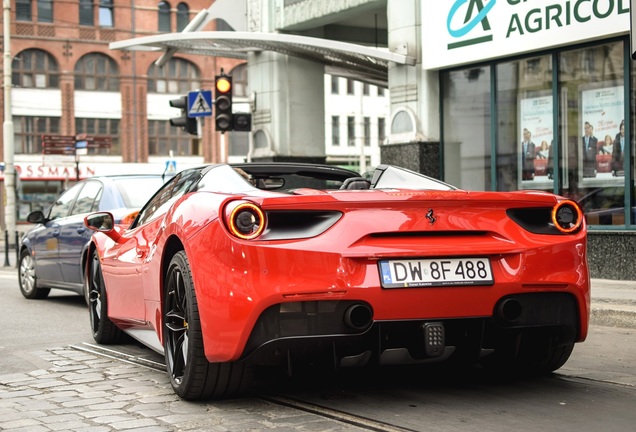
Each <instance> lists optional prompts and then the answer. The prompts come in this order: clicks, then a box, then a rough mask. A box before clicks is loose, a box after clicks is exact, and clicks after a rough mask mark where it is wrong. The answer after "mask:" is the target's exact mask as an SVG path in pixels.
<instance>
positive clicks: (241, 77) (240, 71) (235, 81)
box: [230, 63, 248, 97]
mask: <svg viewBox="0 0 636 432" xmlns="http://www.w3.org/2000/svg"><path fill="white" fill-rule="evenodd" d="M230 75H231V76H232V95H233V96H234V97H240V96H242V97H247V96H248V95H247V63H242V64H240V65H238V66H235V67H234V68H233V69H232V70H231V71H230Z"/></svg>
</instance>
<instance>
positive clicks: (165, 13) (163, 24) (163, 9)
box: [159, 1, 170, 32]
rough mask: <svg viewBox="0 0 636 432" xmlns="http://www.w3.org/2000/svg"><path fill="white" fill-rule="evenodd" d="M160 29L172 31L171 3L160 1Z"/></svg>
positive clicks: (161, 30)
mask: <svg viewBox="0 0 636 432" xmlns="http://www.w3.org/2000/svg"><path fill="white" fill-rule="evenodd" d="M159 31H160V32H170V3H168V2H167V1H162V2H159Z"/></svg>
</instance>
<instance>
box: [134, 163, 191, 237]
mask: <svg viewBox="0 0 636 432" xmlns="http://www.w3.org/2000/svg"><path fill="white" fill-rule="evenodd" d="M200 178H201V171H200V170H198V169H192V170H186V171H182V172H180V173H178V174H177V175H175V176H174V177H173V178H172V179H171V180H170V181H169V182H168V183H166V184H165V185H164V186H163V187H162V188H161V189H160V190H159V192H157V193H156V194H155V195H154V196H153V197H152V199H151V200H150V201H148V204H146V205H145V206H144V208H143V209H141V211H140V212H139V217H138V218H137V221H136V222H135V226H138V225H141V224H144V223H146V222H148V221H150V220H152V219H155V218H157V217H159V216H161V215H162V214H164V213H165V212H166V211H168V209H169V208H170V205H171V204H172V203H173V202H174V201H176V200H177V199H179V198H180V197H182V196H183V195H185V194H186V193H188V192H189V191H190V189H191V188H192V185H193V184H194V183H195V182H197V181H198V180H199V179H200ZM131 228H132V227H131Z"/></svg>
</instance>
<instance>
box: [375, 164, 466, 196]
mask: <svg viewBox="0 0 636 432" xmlns="http://www.w3.org/2000/svg"><path fill="white" fill-rule="evenodd" d="M371 187H372V188H374V189H418V190H455V189H456V188H455V187H453V186H451V185H449V184H447V183H444V182H442V181H439V180H436V179H434V178H432V177H427V176H425V175H423V174H419V173H416V172H414V171H411V170H407V169H406V168H400V167H396V166H391V165H379V166H378V167H377V168H376V169H375V171H374V173H373V179H372V180H371Z"/></svg>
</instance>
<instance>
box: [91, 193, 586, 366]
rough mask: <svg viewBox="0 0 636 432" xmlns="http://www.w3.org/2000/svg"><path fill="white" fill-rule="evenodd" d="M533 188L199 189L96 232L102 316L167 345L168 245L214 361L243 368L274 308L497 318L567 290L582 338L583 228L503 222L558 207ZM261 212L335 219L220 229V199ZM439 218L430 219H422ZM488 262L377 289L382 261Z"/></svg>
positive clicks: (385, 317) (382, 316) (391, 316)
mask: <svg viewBox="0 0 636 432" xmlns="http://www.w3.org/2000/svg"><path fill="white" fill-rule="evenodd" d="M560 199H562V198H560V197H557V196H555V195H552V194H546V193H532V192H530V193H529V192H525V193H524V192H511V193H493V192H467V191H461V190H453V191H415V190H393V189H387V190H363V191H331V192H324V191H316V190H314V189H307V190H304V189H300V190H297V191H296V194H295V195H284V196H282V195H281V194H279V193H273V192H262V193H259V194H255V195H254V196H245V195H244V194H237V195H228V194H219V193H212V192H194V193H190V194H187V195H185V196H184V197H182V198H181V199H180V200H179V201H178V202H176V203H173V204H172V206H171V209H170V210H169V211H168V212H167V213H165V215H163V216H162V217H159V218H157V219H155V220H153V221H150V222H149V223H147V224H146V225H144V226H143V227H139V228H135V229H132V230H129V231H126V230H120V234H121V235H122V236H123V238H124V240H127V241H119V242H114V241H113V240H110V239H108V238H107V237H106V236H105V235H102V234H96V235H95V236H94V242H95V244H96V247H97V250H98V253H99V256H100V257H101V262H102V268H103V275H104V281H105V284H106V287H107V289H108V295H109V302H108V306H109V309H108V315H109V317H110V318H111V319H112V320H113V322H115V323H117V325H118V326H120V327H122V328H140V329H150V330H153V331H154V332H156V333H157V335H158V338H159V340H160V341H161V338H162V334H161V333H162V309H161V301H162V289H161V287H162V285H163V280H162V279H163V277H164V273H165V265H166V262H165V254H166V253H167V252H168V251H169V250H170V249H169V247H168V244H169V243H170V242H174V241H175V240H178V242H179V243H180V244H182V245H183V248H184V250H185V252H186V255H187V257H188V260H189V264H190V266H191V268H192V269H193V270H192V276H193V281H194V286H195V290H196V297H197V301H198V307H199V314H200V319H201V324H202V330H203V337H204V347H205V355H206V357H207V359H208V360H209V361H210V362H227V361H233V360H238V359H240V358H242V356H244V355H245V353H244V350H245V346H246V344H247V342H248V339H249V338H250V334H251V332H252V330H253V328H254V326H255V324H256V322H257V320H258V318H259V316H260V315H261V314H262V313H263V311H265V310H266V309H267V308H268V307H270V306H272V305H276V304H282V303H287V302H298V301H312V300H317V301H320V300H361V301H364V302H367V303H368V304H370V305H371V307H372V311H373V321H374V322H382V321H395V320H436V319H454V318H470V317H492V316H493V314H494V313H495V307H496V304H497V302H498V301H499V300H500V299H501V298H502V297H504V296H506V295H509V294H518V293H532V292H562V293H568V294H570V295H571V296H573V297H574V298H575V299H576V304H577V305H578V319H579V322H578V324H579V325H578V334H577V335H576V341H579V342H580V341H583V340H585V338H586V336H587V331H588V318H589V307H590V280H589V272H588V268H587V257H586V232H585V226H583V227H582V228H581V229H580V230H579V231H577V232H576V233H573V234H569V235H546V234H535V233H532V232H530V231H527V230H524V229H521V228H520V226H519V224H517V223H516V222H515V221H513V220H512V219H511V218H510V217H508V216H507V215H506V210H507V209H509V208H536V207H551V206H554V205H555V204H556V203H557V202H558V201H559V200H560ZM233 200H246V201H249V202H253V203H255V204H257V205H258V206H260V207H261V208H262V209H264V210H265V211H285V210H289V211H295V212H302V211H310V210H316V209H319V210H321V211H337V212H341V213H342V216H341V217H340V219H339V220H338V221H337V222H336V223H335V224H333V226H331V227H330V228H329V229H327V230H326V231H324V232H322V233H321V234H320V235H316V236H312V237H309V238H300V239H287V240H260V239H255V240H243V239H239V238H236V237H235V236H233V235H232V234H231V233H230V232H229V230H228V229H227V227H226V224H225V222H224V219H223V217H222V215H223V208H224V206H225V204H226V203H227V202H231V201H233ZM430 209H433V210H434V215H435V221H434V222H433V223H431V221H430V220H429V219H427V218H426V213H427V212H428V211H429V210H430ZM451 257H488V258H489V259H490V262H491V266H492V275H493V278H494V283H493V284H492V285H484V286H443V287H419V288H383V287H382V286H381V283H380V272H379V269H378V261H379V260H380V259H391V258H393V259H397V258H399V259H405V258H451Z"/></svg>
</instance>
